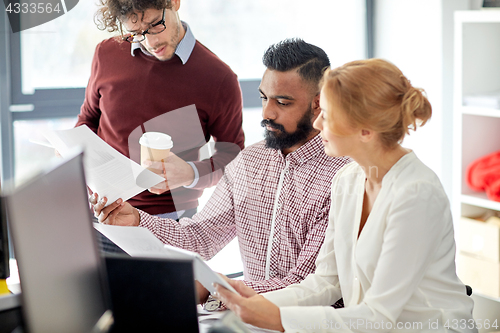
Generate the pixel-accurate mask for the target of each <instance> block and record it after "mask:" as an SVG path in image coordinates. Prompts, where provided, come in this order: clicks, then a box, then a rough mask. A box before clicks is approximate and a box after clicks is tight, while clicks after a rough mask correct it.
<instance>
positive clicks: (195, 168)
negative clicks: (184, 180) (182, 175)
mask: <svg viewBox="0 0 500 333" xmlns="http://www.w3.org/2000/svg"><path fill="white" fill-rule="evenodd" d="M186 163H187V164H189V165H190V166H191V168H193V171H194V180H193V182H192V183H191V184H189V185H185V186H184V188H193V187H195V186H196V184H198V180H199V179H200V174H199V172H198V168H197V167H196V165H194V163H193V162H186Z"/></svg>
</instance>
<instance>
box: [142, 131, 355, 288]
mask: <svg viewBox="0 0 500 333" xmlns="http://www.w3.org/2000/svg"><path fill="white" fill-rule="evenodd" d="M348 161H349V159H347V158H332V157H328V156H327V155H326V154H325V152H324V148H323V145H322V143H321V138H320V137H319V135H317V136H316V137H314V138H313V139H311V140H310V141H308V142H306V143H305V144H304V145H303V146H301V147H300V148H299V149H297V150H296V151H294V152H292V153H290V154H288V155H287V156H284V155H283V154H282V152H281V151H279V150H276V149H270V148H266V147H265V145H264V142H263V141H261V142H259V143H256V144H254V145H252V146H250V147H247V148H246V149H244V150H243V151H241V152H240V154H239V155H238V156H237V157H236V158H235V159H234V160H233V161H232V162H231V163H229V164H228V165H227V166H226V169H225V171H224V176H223V177H222V178H221V180H220V181H219V183H218V184H217V188H216V189H215V191H214V193H213V195H212V197H211V198H210V200H209V201H208V203H207V204H206V206H205V207H204V208H203V210H202V211H201V212H199V213H198V214H196V215H194V216H193V218H191V219H190V218H182V219H180V221H179V222H176V221H175V220H167V219H161V218H158V217H155V216H151V215H149V214H147V213H144V212H142V211H139V213H140V216H141V223H140V226H142V227H145V228H148V229H149V230H151V231H152V232H153V233H154V234H155V235H156V236H157V237H158V238H159V239H160V240H161V241H163V242H164V243H166V244H170V245H173V246H176V247H180V248H184V249H186V250H190V251H194V252H197V253H199V254H200V255H201V256H202V257H203V258H204V259H206V260H208V259H210V258H212V257H213V256H214V255H215V254H217V253H218V252H219V251H220V250H221V249H222V248H223V247H224V246H226V244H228V243H229V242H230V241H231V240H232V239H233V238H234V237H236V236H237V237H238V241H239V247H240V251H241V258H242V261H243V267H244V271H243V273H244V278H245V283H246V284H247V285H249V286H250V287H252V288H254V289H255V290H256V291H257V292H259V293H261V292H267V291H272V290H276V289H281V288H284V287H286V286H287V285H290V284H294V283H298V282H300V281H301V280H303V279H304V278H305V277H306V276H307V275H308V274H309V273H312V272H314V270H315V260H316V257H317V255H318V252H319V249H320V247H321V244H322V243H323V240H324V236H325V230H326V227H327V225H328V213H329V210H330V187H331V182H332V179H333V176H334V175H335V173H336V172H337V170H339V169H340V168H341V167H342V166H343V165H344V164H346V163H347V162H348Z"/></svg>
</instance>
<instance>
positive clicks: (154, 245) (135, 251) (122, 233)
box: [94, 223, 237, 293]
mask: <svg viewBox="0 0 500 333" xmlns="http://www.w3.org/2000/svg"><path fill="white" fill-rule="evenodd" d="M94 228H95V229H96V230H97V231H99V232H100V233H101V234H103V235H104V236H106V237H107V238H108V239H109V240H111V241H112V242H113V243H115V244H116V245H118V246H119V247H120V248H121V249H122V250H123V251H125V252H127V253H128V254H129V255H130V256H132V257H150V258H169V259H184V260H192V261H193V266H194V278H195V279H196V280H198V281H199V282H200V283H201V284H202V285H203V286H204V287H205V288H206V289H207V290H208V291H210V292H211V293H213V292H214V291H215V288H214V287H213V285H212V284H213V283H218V284H220V285H223V286H224V287H226V288H227V289H229V290H231V291H232V292H235V293H237V292H236V290H234V288H233V287H232V286H231V285H230V284H229V283H227V282H226V280H224V279H223V278H221V277H220V276H219V274H217V273H215V272H214V271H213V270H212V269H211V268H210V267H209V266H208V265H207V264H206V263H205V261H204V260H203V259H202V258H201V257H200V255H199V254H197V253H194V252H191V251H186V250H183V249H179V248H176V247H173V246H170V245H164V244H163V243H162V242H161V241H160V240H159V239H158V238H156V236H155V235H153V233H151V231H149V230H148V229H146V228H141V227H122V226H116V225H107V224H102V223H94Z"/></svg>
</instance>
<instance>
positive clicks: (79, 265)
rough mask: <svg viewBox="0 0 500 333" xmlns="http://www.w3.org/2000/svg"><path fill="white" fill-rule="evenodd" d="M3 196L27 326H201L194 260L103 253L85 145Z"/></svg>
mask: <svg viewBox="0 0 500 333" xmlns="http://www.w3.org/2000/svg"><path fill="white" fill-rule="evenodd" d="M3 200H4V203H5V208H6V212H7V217H8V222H9V226H10V230H11V236H12V242H13V245H14V255H15V257H16V260H17V265H18V269H19V278H20V282H21V289H22V292H21V303H22V312H23V317H24V321H25V331H28V332H30V333H38V332H41V333H45V332H51V333H59V332H61V333H72V332H75V333H76V332H78V333H85V332H92V333H94V332H108V331H111V332H131V331H132V332H135V331H139V332H143V331H144V332H149V331H155V332H157V331H166V332H187V333H189V332H198V320H197V310H196V291H195V284H194V273H193V262H192V260H191V261H189V260H176V259H164V258H163V259H155V258H130V257H128V256H123V255H122V256H120V255H109V257H106V258H105V259H104V258H103V257H102V256H101V255H100V252H99V247H98V244H97V239H96V231H95V230H94V228H93V223H92V217H91V212H90V209H89V204H88V195H87V188H86V182H85V175H84V169H83V153H81V152H79V153H76V154H75V155H74V156H72V157H69V158H67V159H66V160H65V161H63V162H59V163H57V165H56V166H54V167H52V168H49V169H47V170H45V171H44V172H42V173H41V174H40V175H39V176H37V177H34V178H33V179H32V180H31V181H29V182H27V183H26V184H24V185H22V186H20V187H19V188H17V189H15V190H13V191H11V192H10V193H8V194H6V195H5V196H4V197H3ZM110 309H112V310H113V315H111V311H110ZM131 310H132V311H131ZM113 320H114V324H113V326H112V327H111V323H112V322H113Z"/></svg>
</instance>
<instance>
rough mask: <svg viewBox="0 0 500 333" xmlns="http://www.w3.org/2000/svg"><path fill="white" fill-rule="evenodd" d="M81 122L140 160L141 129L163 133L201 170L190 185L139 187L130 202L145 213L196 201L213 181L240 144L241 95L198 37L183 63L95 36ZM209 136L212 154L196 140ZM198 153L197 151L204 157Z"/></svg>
mask: <svg viewBox="0 0 500 333" xmlns="http://www.w3.org/2000/svg"><path fill="white" fill-rule="evenodd" d="M83 124H85V125H87V126H88V127H89V128H90V129H91V130H93V131H94V132H96V133H97V135H99V136H100V137H101V138H102V139H103V140H104V141H106V142H107V143H108V144H110V145H111V146H112V147H113V148H115V149H116V150H118V151H119V152H120V153H122V154H123V155H125V156H127V157H130V158H131V159H132V160H134V161H136V162H138V163H140V162H139V156H140V146H139V137H140V136H141V135H142V133H143V132H144V131H157V132H163V133H167V134H169V135H170V136H171V137H172V140H173V142H174V148H173V149H172V152H174V153H175V154H177V155H178V156H179V157H181V158H183V159H184V160H185V161H192V162H193V163H194V164H195V165H196V167H197V168H198V171H199V173H200V179H199V181H198V184H197V185H196V186H195V188H193V189H186V188H184V187H181V188H178V189H174V190H172V191H170V192H166V193H164V194H162V195H156V194H152V193H150V192H149V191H144V192H142V193H140V194H138V195H137V196H135V197H133V198H131V199H129V202H130V204H132V205H133V206H135V207H137V208H140V209H142V210H144V211H146V212H148V213H150V214H160V213H167V212H173V211H177V210H183V209H190V208H195V207H197V206H198V198H199V197H200V196H201V195H202V193H203V189H204V188H206V187H210V186H213V185H215V184H216V183H217V182H218V180H219V179H220V177H221V176H222V171H223V168H224V166H225V165H226V164H227V163H229V162H230V161H231V160H232V159H233V158H234V157H236V155H237V154H238V152H239V151H240V150H241V149H243V145H244V134H243V130H242V127H241V125H242V97H241V90H240V86H239V83H238V80H237V77H236V75H235V74H234V73H233V72H232V71H231V69H230V68H229V67H228V66H227V65H226V64H224V63H223V62H222V61H221V60H220V59H219V58H218V57H217V56H216V55H214V54H213V53H212V52H210V50H208V49H207V48H206V47H205V46H203V45H202V44H200V43H199V42H198V41H197V42H196V45H195V47H194V49H193V52H192V53H191V56H190V58H189V60H188V61H187V62H186V64H184V65H183V64H182V62H181V60H180V59H179V57H177V56H174V57H173V58H172V59H171V60H168V61H159V60H157V59H156V58H154V57H151V56H147V55H145V54H144V53H143V52H141V51H140V50H136V51H135V57H133V56H132V55H131V54H130V44H129V43H127V42H121V41H118V40H117V39H115V38H111V39H107V40H105V41H103V42H101V43H100V44H99V45H98V46H97V47H96V51H95V54H94V59H93V61H92V71H91V76H90V80H89V84H88V86H87V90H86V92H85V101H84V103H83V105H82V108H81V111H80V114H79V115H78V122H77V124H76V126H79V125H83ZM210 136H212V137H213V138H214V140H215V142H216V143H215V154H214V155H213V156H212V157H211V158H207V157H208V155H207V154H208V152H203V151H202V152H201V155H202V156H204V158H205V159H203V160H200V149H199V148H200V147H201V146H203V145H204V144H205V143H206V142H208V140H209V139H210ZM202 158H203V157H202Z"/></svg>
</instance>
